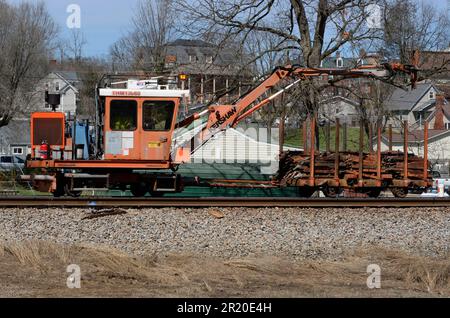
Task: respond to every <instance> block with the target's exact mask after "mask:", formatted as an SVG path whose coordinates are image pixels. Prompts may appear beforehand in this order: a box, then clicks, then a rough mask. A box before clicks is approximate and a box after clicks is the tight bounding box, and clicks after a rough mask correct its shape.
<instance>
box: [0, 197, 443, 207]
mask: <svg viewBox="0 0 450 318" xmlns="http://www.w3.org/2000/svg"><path fill="white" fill-rule="evenodd" d="M53 207H65V208H108V207H109V208H111V207H122V208H158V207H174V208H182V207H191V208H202V207H245V208H257V207H298V208H309V207H313V208H330V207H336V208H337V207H339V208H341V207H347V208H361V207H378V208H411V207H441V208H444V207H450V198H404V199H397V198H378V199H370V198H336V199H334V198H332V199H330V198H309V199H305V198H247V197H246V198H230V197H214V198H199V197H187V198H173V197H172V198H169V197H167V198H124V197H85V198H77V199H74V198H49V197H0V209H1V208H53Z"/></svg>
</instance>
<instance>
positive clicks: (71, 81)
mask: <svg viewBox="0 0 450 318" xmlns="http://www.w3.org/2000/svg"><path fill="white" fill-rule="evenodd" d="M51 74H55V75H56V76H58V77H59V78H60V79H61V80H63V81H64V83H66V85H65V86H64V87H62V88H61V91H63V92H64V91H66V90H67V89H68V88H72V89H73V90H74V91H75V92H76V93H78V88H77V86H80V85H81V80H80V78H79V77H78V73H77V72H67V71H53V72H51Z"/></svg>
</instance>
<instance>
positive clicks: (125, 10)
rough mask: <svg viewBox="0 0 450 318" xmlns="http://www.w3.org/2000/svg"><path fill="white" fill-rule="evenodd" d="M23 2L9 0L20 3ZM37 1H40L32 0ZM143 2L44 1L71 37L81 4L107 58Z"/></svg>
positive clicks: (85, 27)
mask: <svg viewBox="0 0 450 318" xmlns="http://www.w3.org/2000/svg"><path fill="white" fill-rule="evenodd" d="M22 1H23V0H7V2H9V3H12V4H17V3H20V2H22ZM28 1H31V2H33V1H34V2H37V1H39V0H28ZM138 1H139V0H44V3H45V4H46V5H47V9H48V11H49V13H50V15H51V16H52V17H53V18H54V19H55V21H56V22H57V23H58V25H59V27H60V31H61V34H62V35H63V36H68V34H69V32H70V29H69V28H68V27H67V24H66V21H67V19H68V17H69V16H70V15H71V13H68V12H67V8H68V7H69V5H71V4H77V5H78V6H79V7H80V9H81V31H82V32H83V34H84V35H85V37H86V40H87V44H86V46H85V48H84V54H85V55H86V56H104V55H107V54H108V52H109V48H110V46H111V45H112V44H113V43H114V42H115V41H117V40H118V39H119V38H120V37H122V36H124V35H125V34H126V33H127V30H129V29H130V21H131V18H132V16H133V14H134V10H135V9H136V7H137V3H138ZM419 1H425V2H431V3H433V5H435V6H436V7H438V8H442V10H447V9H448V7H450V0H419Z"/></svg>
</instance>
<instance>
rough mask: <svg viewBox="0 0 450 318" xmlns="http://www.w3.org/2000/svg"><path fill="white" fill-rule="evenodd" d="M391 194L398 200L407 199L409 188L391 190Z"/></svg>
mask: <svg viewBox="0 0 450 318" xmlns="http://www.w3.org/2000/svg"><path fill="white" fill-rule="evenodd" d="M391 192H392V194H393V195H394V197H396V198H406V196H407V195H408V188H391Z"/></svg>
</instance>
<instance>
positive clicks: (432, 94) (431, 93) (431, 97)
mask: <svg viewBox="0 0 450 318" xmlns="http://www.w3.org/2000/svg"><path fill="white" fill-rule="evenodd" d="M430 99H434V91H430Z"/></svg>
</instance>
